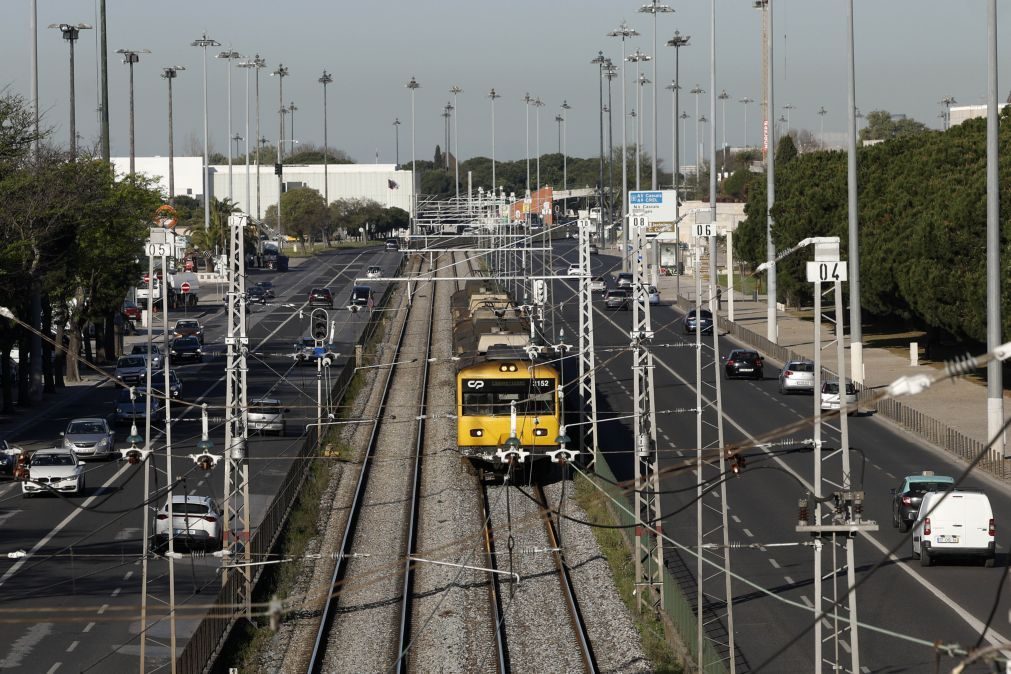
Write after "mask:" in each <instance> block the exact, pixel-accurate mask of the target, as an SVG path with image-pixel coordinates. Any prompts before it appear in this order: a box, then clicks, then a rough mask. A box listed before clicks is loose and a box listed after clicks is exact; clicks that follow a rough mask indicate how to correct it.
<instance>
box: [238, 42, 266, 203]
mask: <svg viewBox="0 0 1011 674" xmlns="http://www.w3.org/2000/svg"><path fill="white" fill-rule="evenodd" d="M266 66H267V62H266V61H265V60H263V59H262V58H260V55H259V54H257V55H256V56H254V57H253V58H252V59H250V60H248V61H243V62H242V63H240V64H239V67H240V68H246V69H247V70H246V204H247V208H249V69H253V70H255V71H256V77H255V80H256V97H255V98H256V139H254V140H256V143H255V144H254V147H255V148H256V159H255V160H254V164H255V167H256V219H257V220H259V219H260V142H259V139H260V70H262V69H263V68H265V67H266Z"/></svg>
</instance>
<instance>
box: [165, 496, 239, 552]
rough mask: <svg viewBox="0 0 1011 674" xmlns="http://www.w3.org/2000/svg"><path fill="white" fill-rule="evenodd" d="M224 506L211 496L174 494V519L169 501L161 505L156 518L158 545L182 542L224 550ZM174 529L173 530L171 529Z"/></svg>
mask: <svg viewBox="0 0 1011 674" xmlns="http://www.w3.org/2000/svg"><path fill="white" fill-rule="evenodd" d="M221 519H222V518H221V510H220V509H219V508H218V504H217V503H215V502H214V499H212V498H211V497H209V496H192V495H191V496H182V495H173V496H172V522H171V525H170V523H169V503H168V501H165V505H163V506H162V507H161V510H159V511H158V514H157V515H155V518H154V536H155V545H157V546H158V548H159V549H160V550H164V549H165V548H166V547H168V541H169V536H170V535H171V536H172V539H173V540H172V547H173V548H175V546H176V545H177V544H182V545H183V546H185V547H186V548H188V549H191V550H192V549H193V548H195V547H199V548H201V549H203V550H212V551H213V550H220V549H221V543H222V526H221ZM170 531H171V533H170Z"/></svg>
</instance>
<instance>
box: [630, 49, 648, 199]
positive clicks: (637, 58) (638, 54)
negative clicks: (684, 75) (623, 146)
mask: <svg viewBox="0 0 1011 674" xmlns="http://www.w3.org/2000/svg"><path fill="white" fill-rule="evenodd" d="M651 58H652V57H651V56H650V55H649V54H645V53H643V52H642V51H640V50H638V49H636V50H635V51H634V52H632V53H631V54H629V55H628V58H627V59H626V60H627V61H629V62H630V63H634V64H635V83H636V85H637V86H636V89H635V101H636V103H635V108H636V110H638V113H637V114H638V117H639V120H638V121H637V122H636V127H635V189H637V190H638V189H640V173H641V170H640V169H641V168H642V162H640V161H639V152H640V149H641V144H642V138H641V137H640V136H641V134H640V127H641V126H642V72H641V71H640V65H639V64H640V63H642V62H643V61H649V60H650V59H651Z"/></svg>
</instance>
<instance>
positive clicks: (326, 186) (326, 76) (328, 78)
mask: <svg viewBox="0 0 1011 674" xmlns="http://www.w3.org/2000/svg"><path fill="white" fill-rule="evenodd" d="M316 81H317V82H319V83H320V84H322V85H323V201H324V202H326V205H327V212H328V213H329V211H330V208H329V207H330V174H329V158H328V157H327V155H328V154H330V145H329V141H328V139H327V124H326V122H327V119H326V117H327V115H326V85H328V84H330V83H332V82H333V76H332V75H331V74H330V73H328V72H327V71H326V68H324V69H323V74H322V75H320V78H319V79H318V80H316ZM399 123H400V122H399V121H398V122H397V124H399ZM398 154H399V153H398ZM398 161H399V159H398Z"/></svg>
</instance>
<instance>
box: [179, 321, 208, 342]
mask: <svg viewBox="0 0 1011 674" xmlns="http://www.w3.org/2000/svg"><path fill="white" fill-rule="evenodd" d="M172 332H173V333H174V334H175V336H176V337H196V338H197V339H199V340H200V343H201V344H203V343H204V329H203V327H201V325H200V321H198V320H197V319H195V318H181V319H179V320H178V321H176V326H175V327H174V328H173V329H172Z"/></svg>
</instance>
